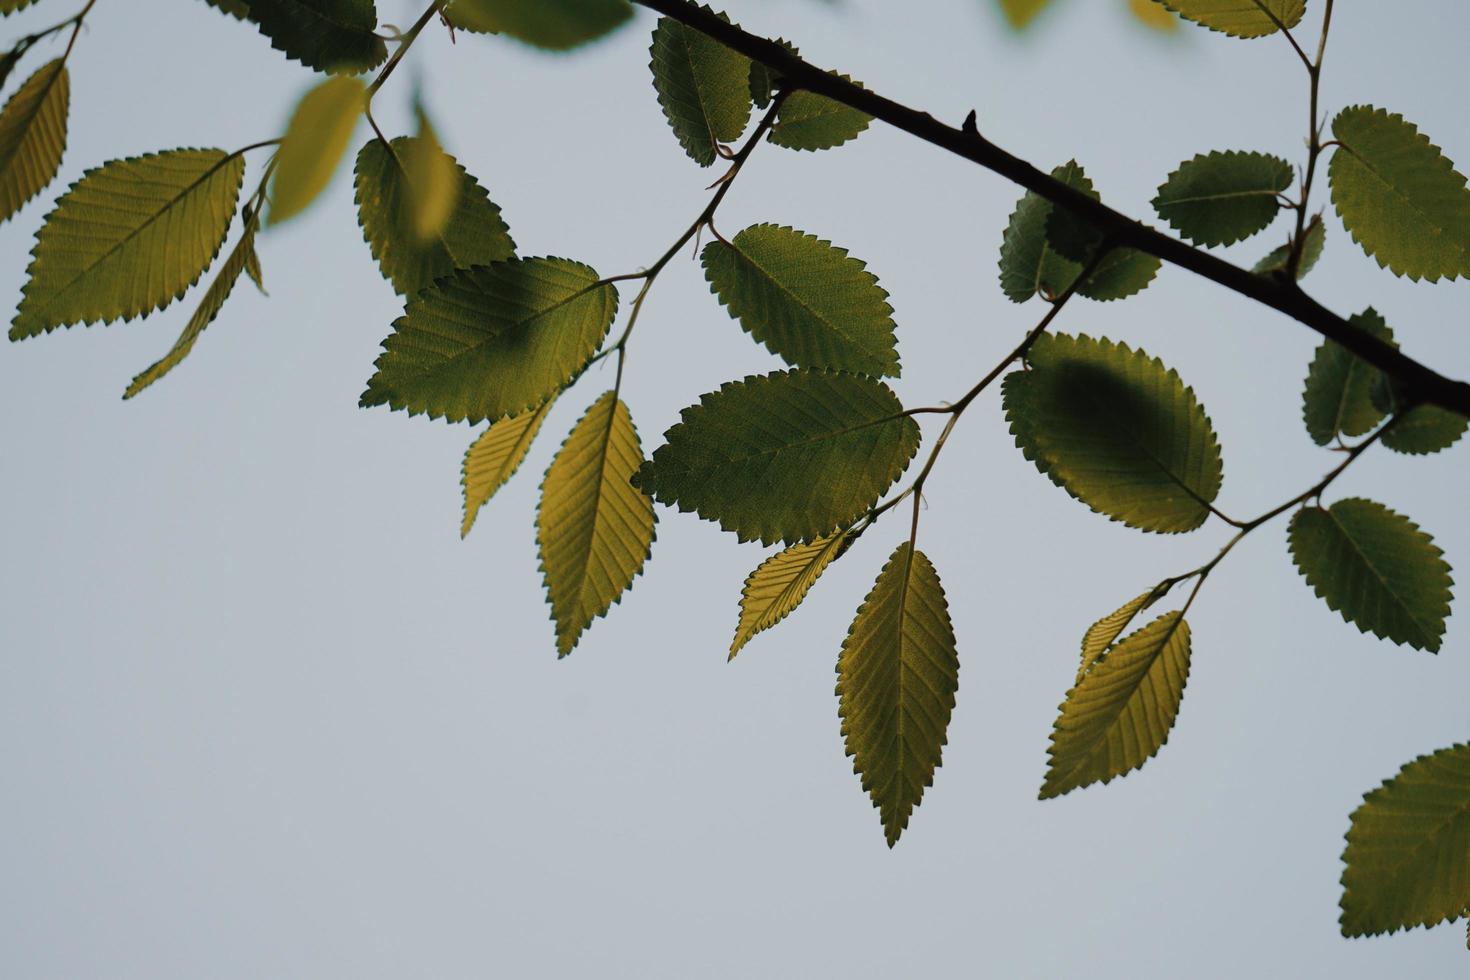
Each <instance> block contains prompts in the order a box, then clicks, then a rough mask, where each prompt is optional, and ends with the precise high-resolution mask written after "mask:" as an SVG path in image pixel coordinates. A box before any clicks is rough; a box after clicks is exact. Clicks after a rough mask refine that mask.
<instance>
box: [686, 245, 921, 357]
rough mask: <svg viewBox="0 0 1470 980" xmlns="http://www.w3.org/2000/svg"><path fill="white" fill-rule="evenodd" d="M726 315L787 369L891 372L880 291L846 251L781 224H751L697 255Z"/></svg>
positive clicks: (889, 320) (889, 321)
mask: <svg viewBox="0 0 1470 980" xmlns="http://www.w3.org/2000/svg"><path fill="white" fill-rule="evenodd" d="M702 260H703V263H704V274H705V278H706V279H708V280H709V283H710V288H711V289H712V290H713V292H714V294H715V295H716V296H718V297H719V299H720V302H721V303H723V304H724V305H725V307H726V308H727V309H729V311H730V315H731V316H733V317H735V318H736V319H738V320H739V321H740V325H741V326H742V327H744V328H745V330H746V332H748V333H749V334H750V335H751V336H752V337H754V338H755V339H756V340H758V341H759V342H761V343H762V344H765V345H766V347H768V348H769V349H770V351H771V353H773V354H775V355H777V356H778V357H780V358H781V359H782V360H784V361H785V362H786V363H787V364H790V365H792V366H793V367H813V368H831V369H833V370H842V371H852V372H855V373H857V374H872V375H880V376H881V375H893V376H896V375H897V374H898V373H899V365H898V350H897V347H896V345H897V341H896V340H895V339H894V336H893V331H894V326H893V307H891V306H889V305H888V293H887V292H886V291H885V290H884V289H883V287H882V286H879V285H878V279H877V277H876V276H874V275H873V274H872V273H871V272H868V271H867V268H866V266H865V265H864V263H863V262H861V261H859V260H857V259H855V258H852V257H851V256H850V255H848V253H847V249H844V248H837V247H835V246H834V245H833V244H832V243H831V242H828V241H823V240H822V239H820V238H817V237H815V236H814V235H808V234H805V233H804V232H800V231H796V230H795V229H792V228H787V227H785V226H782V225H771V224H763V225H751V226H750V227H749V228H746V229H745V230H744V231H742V232H740V234H738V235H736V236H735V238H734V239H733V240H732V241H731V242H730V243H729V244H728V245H727V244H726V243H725V242H723V241H719V240H716V241H712V242H710V243H709V244H708V245H706V246H705V247H704V253H703V255H702Z"/></svg>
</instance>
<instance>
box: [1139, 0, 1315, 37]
mask: <svg viewBox="0 0 1470 980" xmlns="http://www.w3.org/2000/svg"><path fill="white" fill-rule="evenodd" d="M1160 2H1161V3H1163V5H1164V6H1165V7H1168V8H1169V9H1170V10H1172V11H1174V12H1175V13H1176V14H1178V15H1179V16H1181V17H1183V18H1184V19H1185V20H1192V21H1194V22H1195V23H1196V24H1199V25H1201V26H1203V27H1208V28H1209V29H1210V30H1212V31H1220V32H1221V33H1222V34H1228V35H1230V36H1231V37H1247V38H1249V37H1265V36H1266V35H1267V34H1274V33H1276V31H1277V30H1279V28H1278V27H1277V26H1276V25H1277V22H1278V21H1279V22H1280V23H1281V24H1282V25H1284V26H1285V27H1287V28H1288V29H1290V28H1293V27H1295V26H1296V25H1297V24H1300V23H1301V20H1302V15H1303V14H1304V13H1306V10H1307V2H1306V0H1263V3H1264V6H1265V7H1266V9H1267V10H1269V11H1270V14H1268V13H1266V11H1264V10H1262V9H1261V6H1262V4H1261V3H1257V2H1256V0H1160ZM1272 15H1274V17H1275V19H1274V20H1273V19H1272Z"/></svg>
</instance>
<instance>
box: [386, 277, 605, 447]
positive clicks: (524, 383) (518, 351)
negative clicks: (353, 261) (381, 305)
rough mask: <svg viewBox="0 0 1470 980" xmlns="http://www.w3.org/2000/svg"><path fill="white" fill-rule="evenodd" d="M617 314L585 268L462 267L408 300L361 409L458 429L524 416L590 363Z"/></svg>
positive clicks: (600, 283) (595, 278) (602, 286)
mask: <svg viewBox="0 0 1470 980" xmlns="http://www.w3.org/2000/svg"><path fill="white" fill-rule="evenodd" d="M617 308H618V293H617V290H616V289H614V288H613V286H612V285H611V284H610V283H605V282H602V281H601V280H600V279H598V277H597V273H596V272H595V271H594V270H593V269H592V267H591V266H587V265H583V264H582V263H580V262H572V261H570V260H568V259H556V258H534V259H507V260H506V261H504V262H496V263H494V264H493V265H480V266H475V267H473V268H470V269H461V270H459V271H458V272H455V273H454V274H453V275H450V276H446V277H444V278H443V279H440V280H438V281H437V282H435V283H434V284H433V285H432V286H430V287H428V288H427V289H424V290H423V291H422V292H420V293H418V294H416V295H413V296H410V297H409V298H408V305H407V307H406V308H405V310H404V313H403V316H401V317H399V318H398V320H397V322H395V323H394V324H393V333H392V334H390V335H389V336H388V339H387V340H385V341H383V353H382V355H381V356H379V357H378V360H377V368H378V370H377V373H376V374H374V375H373V376H372V378H371V379H370V380H369V381H368V384H367V390H366V391H364V392H363V393H362V397H361V399H360V400H359V404H360V405H362V406H363V407H364V408H366V407H370V406H373V405H388V406H389V407H390V408H393V409H399V410H406V411H408V413H409V414H411V415H413V414H417V413H419V412H424V413H426V414H427V415H429V417H431V418H443V419H445V420H446V421H449V422H463V421H466V420H468V421H470V422H479V421H481V420H483V419H489V420H490V421H492V422H493V421H496V420H497V419H502V418H505V417H506V416H508V415H519V414H521V413H522V412H525V411H528V410H530V409H533V408H536V407H537V406H539V405H540V404H541V403H542V402H544V401H546V399H548V398H550V397H551V396H552V395H554V394H556V392H558V391H559V390H561V389H562V388H563V387H564V386H565V385H566V384H567V383H568V382H569V381H571V380H572V378H574V377H575V376H576V375H577V374H578V372H580V371H581V370H582V369H583V368H584V367H585V366H586V365H587V362H588V361H589V360H591V359H592V355H593V354H595V353H596V352H597V346H598V344H600V343H601V342H602V338H604V337H605V336H607V331H608V327H609V326H611V325H612V321H613V315H614V314H615V313H616V312H617Z"/></svg>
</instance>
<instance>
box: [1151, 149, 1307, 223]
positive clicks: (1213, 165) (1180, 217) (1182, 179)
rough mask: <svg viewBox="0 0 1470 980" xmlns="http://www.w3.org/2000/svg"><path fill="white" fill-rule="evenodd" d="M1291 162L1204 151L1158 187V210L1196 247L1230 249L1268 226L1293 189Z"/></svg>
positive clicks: (1229, 152)
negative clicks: (1281, 196) (1285, 193)
mask: <svg viewBox="0 0 1470 980" xmlns="http://www.w3.org/2000/svg"><path fill="white" fill-rule="evenodd" d="M1291 177H1292V172H1291V164H1290V163H1288V162H1287V161H1285V160H1283V159H1281V158H1280V157H1274V156H1270V155H1268V154H1265V153H1242V152H1239V151H1235V150H1230V151H1226V152H1215V153H1204V154H1200V155H1198V156H1196V157H1194V158H1193V159H1190V160H1186V161H1184V162H1183V163H1181V164H1180V165H1179V169H1177V170H1175V171H1174V172H1173V173H1171V174H1170V175H1169V178H1168V179H1167V180H1165V181H1164V183H1163V184H1162V185H1161V186H1160V187H1159V193H1158V196H1157V197H1155V198H1154V200H1153V205H1154V210H1155V211H1157V212H1158V213H1159V217H1161V218H1163V219H1164V220H1165V221H1167V222H1169V224H1170V225H1172V226H1173V227H1174V229H1175V230H1176V231H1178V232H1179V234H1181V235H1183V236H1184V237H1185V238H1187V239H1189V240H1190V241H1192V242H1194V243H1195V244H1196V245H1230V244H1233V243H1235V242H1238V241H1240V240H1241V239H1243V238H1249V237H1250V236H1251V235H1254V234H1255V233H1256V232H1258V231H1261V230H1262V229H1263V228H1265V227H1266V226H1267V225H1269V224H1270V223H1271V221H1272V219H1274V218H1275V217H1276V212H1277V211H1279V210H1280V208H1281V205H1280V204H1279V203H1278V202H1277V199H1276V196H1277V195H1278V194H1280V193H1281V192H1282V191H1284V190H1286V189H1287V188H1288V187H1290V186H1291Z"/></svg>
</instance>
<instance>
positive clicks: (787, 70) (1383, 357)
mask: <svg viewBox="0 0 1470 980" xmlns="http://www.w3.org/2000/svg"><path fill="white" fill-rule="evenodd" d="M634 2H635V3H638V4H640V5H642V6H644V7H647V8H649V9H650V10H655V11H657V12H658V13H661V14H663V15H665V16H667V17H671V18H673V19H674V20H677V21H679V22H680V23H682V24H685V25H686V26H689V27H692V28H694V29H695V30H697V31H700V32H701V33H703V34H707V35H709V36H710V37H712V38H714V39H715V40H717V41H720V42H721V43H723V44H725V45H726V46H728V47H731V48H733V49H735V50H736V51H739V52H740V53H741V54H743V55H745V56H747V57H749V58H753V59H755V60H756V61H759V62H761V63H762V64H764V65H767V66H768V67H770V68H771V69H772V70H773V71H774V72H775V73H776V74H777V75H778V76H780V78H781V79H782V84H783V85H784V86H786V87H788V88H799V89H806V90H807V91H810V92H815V93H816V94H818V95H825V96H826V97H827V98H829V99H833V100H834V101H837V102H841V103H842V104H843V105H846V106H850V107H852V108H854V109H857V110H859V111H861V112H865V113H867V114H868V115H870V116H872V117H873V118H875V119H881V120H882V121H883V122H886V123H888V124H889V125H890V126H894V127H896V128H898V129H901V130H903V131H904V132H906V133H908V134H910V135H911V136H916V137H918V138H919V139H921V140H923V141H925V142H926V143H931V144H933V145H934V146H938V147H941V148H943V149H946V150H949V151H950V152H951V153H954V154H956V155H958V156H961V157H964V158H965V159H966V160H970V161H972V162H974V163H977V164H979V165H980V166H982V167H984V168H986V169H987V170H990V171H993V172H994V173H997V174H999V175H1001V176H1002V177H1005V178H1006V179H1008V180H1010V181H1012V182H1014V183H1016V184H1019V185H1021V186H1022V187H1024V188H1026V189H1027V190H1030V191H1035V192H1036V193H1037V194H1040V195H1041V196H1042V197H1044V198H1046V199H1047V200H1050V201H1052V202H1053V203H1056V204H1059V205H1062V206H1064V207H1066V208H1068V209H1069V210H1071V211H1073V212H1075V213H1076V214H1078V215H1080V216H1082V217H1084V218H1086V219H1087V220H1088V221H1090V222H1091V223H1092V224H1093V225H1095V226H1096V227H1097V228H1098V230H1099V231H1100V232H1101V233H1102V235H1103V236H1104V237H1106V238H1107V239H1109V240H1110V241H1112V242H1114V243H1116V244H1117V245H1119V246H1124V247H1128V248H1136V249H1138V250H1139V251H1142V252H1147V253H1149V254H1150V255H1155V256H1157V257H1158V258H1160V259H1163V260H1164V261H1165V262H1168V263H1171V264H1172V265H1177V266H1179V267H1180V268H1182V269H1188V270H1189V271H1190V272H1193V273H1195V274H1197V275H1200V276H1203V277H1204V278H1206V279H1209V280H1210V281H1212V282H1214V283H1217V284H1219V285H1221V286H1224V287H1225V288H1226V289H1230V290H1232V291H1234V292H1237V293H1239V294H1241V295H1242V296H1248V297H1250V298H1251V299H1253V300H1255V301H1257V302H1258V303H1262V304H1264V305H1266V306H1269V307H1271V308H1272V309H1274V310H1276V311H1278V312H1280V313H1284V314H1286V315H1287V316H1289V317H1291V318H1292V319H1294V320H1296V321H1298V322H1300V323H1302V324H1305V325H1306V326H1308V327H1310V328H1312V329H1313V330H1315V331H1317V332H1318V333H1320V334H1321V335H1322V336H1324V337H1327V338H1329V339H1331V340H1335V341H1337V342H1338V343H1339V344H1342V346H1344V347H1346V348H1347V349H1348V350H1350V351H1352V352H1353V353H1354V354H1356V355H1358V356H1359V357H1361V358H1362V359H1363V360H1365V361H1367V362H1368V363H1370V364H1372V365H1373V366H1374V367H1377V368H1379V369H1380V370H1382V371H1383V372H1384V373H1386V374H1388V375H1389V376H1391V377H1392V378H1394V379H1395V380H1397V381H1398V382H1399V384H1400V385H1401V386H1402V390H1403V391H1404V393H1405V397H1406V399H1407V400H1408V401H1410V402H1427V403H1430V404H1434V405H1439V406H1441V407H1443V408H1447V409H1450V410H1451V411H1454V412H1458V413H1459V414H1461V415H1464V416H1467V417H1470V384H1466V383H1465V382H1463V381H1454V380H1452V379H1450V378H1446V377H1445V376H1444V375H1442V374H1439V373H1438V372H1437V371H1434V370H1432V369H1431V368H1429V367H1427V366H1425V365H1423V364H1420V363H1419V362H1418V361H1416V360H1414V359H1413V358H1411V357H1409V356H1407V355H1405V354H1404V353H1402V352H1401V351H1399V350H1398V349H1397V348H1394V347H1392V346H1390V345H1389V344H1386V343H1384V342H1383V341H1381V340H1379V339H1377V338H1376V337H1373V336H1371V335H1370V334H1368V333H1366V332H1364V331H1362V330H1358V329H1356V328H1355V327H1353V326H1352V325H1351V324H1349V323H1348V322H1347V321H1346V320H1344V319H1343V318H1342V317H1340V316H1338V315H1337V314H1336V313H1333V312H1332V311H1331V310H1329V309H1327V308H1326V307H1325V306H1323V305H1322V304H1320V303H1318V302H1317V301H1316V300H1314V299H1312V297H1310V296H1308V295H1307V294H1306V293H1304V292H1302V290H1301V287H1300V286H1298V285H1297V284H1296V282H1295V281H1293V280H1290V279H1286V278H1282V277H1276V276H1272V277H1268V276H1260V275H1256V274H1255V273H1253V272H1250V271H1247V270H1246V269H1242V268H1240V267H1239V266H1236V265H1232V264H1230V263H1229V262H1226V261H1224V260H1223V259H1220V258H1217V257H1216V256H1214V255H1211V254H1209V253H1208V252H1205V251H1202V250H1200V249H1197V248H1194V247H1193V246H1191V245H1188V244H1186V243H1185V242H1182V241H1180V240H1179V239H1177V238H1172V237H1170V236H1169V235H1165V234H1163V233H1162V232H1159V231H1157V230H1155V229H1153V228H1150V227H1148V226H1147V225H1145V224H1143V223H1141V222H1138V221H1135V220H1133V219H1132V218H1129V217H1128V216H1127V215H1124V214H1121V213H1119V212H1117V211H1114V210H1113V209H1112V208H1110V207H1108V206H1107V205H1105V204H1102V203H1101V202H1099V201H1094V200H1093V199H1092V198H1090V197H1088V196H1087V195H1086V194H1083V193H1082V192H1081V191H1078V190H1075V189H1073V188H1071V187H1068V186H1067V185H1066V184H1063V183H1062V182H1061V181H1058V180H1054V179H1053V178H1052V177H1050V176H1049V175H1047V174H1045V173H1042V172H1041V171H1040V170H1038V169H1036V168H1035V167H1033V166H1032V165H1031V164H1029V163H1027V162H1026V161H1025V160H1022V159H1020V158H1019V157H1015V156H1012V155H1011V154H1010V153H1007V152H1006V151H1005V150H1003V149H1001V148H1000V147H998V146H996V145H995V144H994V143H991V142H990V141H989V140H987V139H985V137H983V136H981V135H980V134H979V133H978V132H977V131H976V130H975V128H974V124H973V119H971V120H967V121H966V125H965V126H964V128H957V127H954V126H950V125H947V124H945V123H942V122H940V121H939V120H937V119H935V118H934V117H933V116H931V115H929V114H928V113H927V112H919V111H918V110H916V109H911V108H909V107H908V106H905V105H901V104H899V103H897V102H894V101H893V100H892V99H887V98H884V97H883V96H881V95H879V94H878V93H876V92H873V91H870V90H868V89H865V88H860V87H859V86H857V85H855V84H853V83H852V82H849V81H846V80H845V79H843V78H841V77H839V76H837V75H835V74H832V73H830V72H827V71H823V70H822V69H820V68H817V67H816V66H814V65H812V64H809V63H808V62H806V61H805V60H803V59H802V58H800V57H797V56H795V55H793V54H792V53H791V52H790V51H788V50H786V48H784V47H782V46H781V45H779V44H777V43H776V42H775V41H772V40H769V39H768V38H763V37H759V36H757V35H755V34H751V33H748V32H747V31H744V30H741V29H740V28H739V27H737V26H735V25H733V24H729V23H726V22H725V21H723V20H721V19H720V18H719V17H717V16H715V15H714V14H713V13H711V12H709V11H708V10H705V9H703V8H701V7H700V6H699V5H698V4H696V3H694V2H693V0H634ZM972 116H973V113H972Z"/></svg>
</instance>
